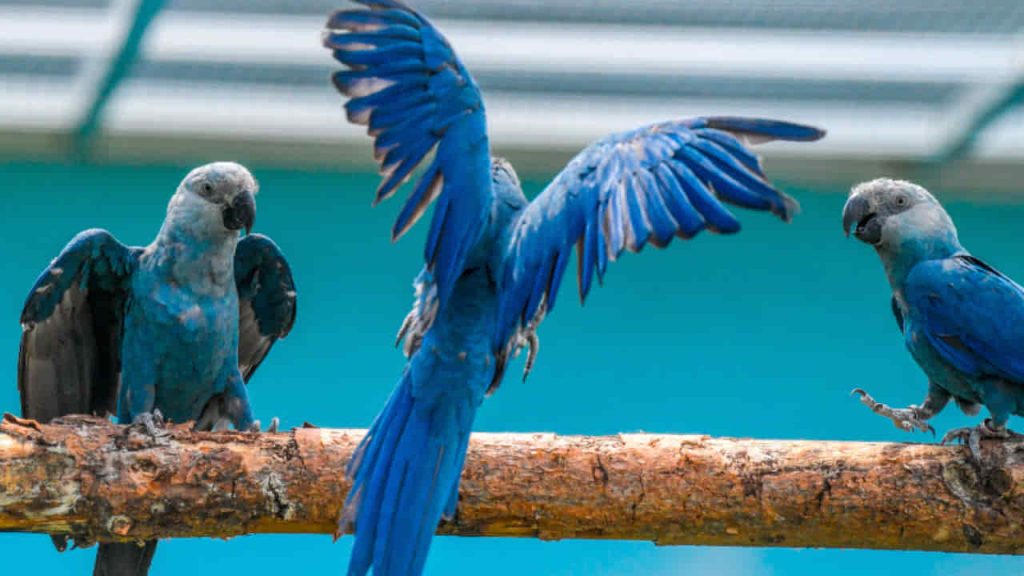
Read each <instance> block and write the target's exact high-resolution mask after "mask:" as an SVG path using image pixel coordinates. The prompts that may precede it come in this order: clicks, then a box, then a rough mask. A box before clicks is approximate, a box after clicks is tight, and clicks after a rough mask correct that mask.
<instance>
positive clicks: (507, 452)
mask: <svg viewBox="0 0 1024 576" xmlns="http://www.w3.org/2000/svg"><path fill="white" fill-rule="evenodd" d="M362 435H363V431H362V430H327V429H319V428H302V429H297V430H293V431H291V432H287V433H281V434H264V435H261V436H255V435H251V434H244V433H236V432H221V433H195V432H192V431H190V430H189V429H188V428H187V426H170V427H168V428H167V430H166V434H165V435H162V436H160V437H158V438H152V437H150V436H147V435H146V434H145V433H144V432H142V431H141V430H140V429H137V428H125V427H122V426H115V425H113V424H110V423H109V422H107V421H104V420H98V419H94V418H85V417H74V418H68V419H64V420H63V421H62V423H61V424H56V425H41V424H38V423H36V422H33V421H30V420H20V419H17V418H14V417H12V416H6V417H5V419H4V421H3V422H2V423H0V531H20V532H49V533H63V534H70V535H72V536H74V537H75V538H77V539H79V540H80V541H82V542H94V541H123V540H144V539H151V538H157V537H159V538H173V537H196V536H205V537H217V538H227V537H231V536H238V535H241V534H252V533H326V534H330V533H333V532H334V530H335V526H336V523H335V521H336V518H337V516H338V513H339V510H340V508H341V506H342V503H343V502H344V497H345V494H346V491H347V490H348V486H349V483H348V481H347V479H346V478H345V465H346V463H347V461H348V458H349V457H350V456H351V454H352V452H353V450H354V449H355V447H356V445H357V444H358V442H359V440H360V438H362ZM985 454H986V456H985V458H986V460H985V462H984V466H983V468H982V469H979V468H978V467H976V466H975V465H974V464H972V463H971V462H969V461H968V460H967V459H966V450H965V449H962V448H952V447H942V446H938V445H922V444H885V443H858V442H809V441H769V440H736V439H718V438H708V437H705V436H668V435H651V434H628V435H621V436H610V437H580V436H556V435H553V434H474V435H473V441H472V444H471V447H470V451H469V456H468V459H467V464H466V470H465V472H464V473H463V477H462V490H461V493H460V496H459V508H458V517H457V519H456V520H455V521H453V522H449V523H444V524H442V525H441V527H440V529H439V532H440V533H442V534H456V535H462V536H518V537H531V538H541V539H545V540H558V539H563V538H599V539H623V540H651V541H654V542H656V543H657V544H697V545H726V546H785V547H827V548H875V549H898V550H942V551H947V552H974V553H990V554H1020V553H1022V552H1024V444H1007V445H1000V444H986V450H985Z"/></svg>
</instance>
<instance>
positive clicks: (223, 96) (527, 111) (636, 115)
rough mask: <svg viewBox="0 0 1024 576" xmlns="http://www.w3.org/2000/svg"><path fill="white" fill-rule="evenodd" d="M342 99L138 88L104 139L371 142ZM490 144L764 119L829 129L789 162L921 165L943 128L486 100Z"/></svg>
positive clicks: (713, 105)
mask: <svg viewBox="0 0 1024 576" xmlns="http://www.w3.org/2000/svg"><path fill="white" fill-rule="evenodd" d="M341 105H342V100H341V99H340V98H339V97H337V96H336V95H335V94H333V93H332V92H331V91H329V90H324V91H314V90H290V89H287V88H278V89H264V88H259V89H253V90H246V91H243V92H239V90H238V89H237V87H227V86H223V87H220V88H218V87H215V86H211V85H198V84H197V85H188V84H181V85H178V86H176V87H168V86H166V85H155V84H151V83H147V82H141V81H135V82H128V83H126V84H125V85H124V87H123V88H122V90H121V92H120V93H119V94H118V95H117V97H116V98H115V99H114V101H112V102H111V104H110V108H109V109H108V116H107V124H106V127H105V131H106V133H108V134H109V135H111V136H117V135H118V134H130V135H140V134H146V135H153V134H161V133H165V134H173V135H176V136H187V135H194V136H196V137H204V136H214V135H215V136H225V137H236V138H238V137H241V138H253V139H261V140H271V141H281V142H287V141H303V140H305V141H324V142H339V141H365V142H366V147H367V150H369V140H368V139H367V137H366V136H365V133H364V129H363V128H361V127H357V126H352V125H350V124H348V123H347V122H346V121H345V116H344V111H343V110H342V106H341ZM487 109H488V124H489V128H490V131H491V136H492V142H493V143H494V145H495V147H496V148H497V149H499V150H500V148H501V146H516V147H531V148H537V149H544V148H550V147H560V148H565V147H578V148H581V147H583V146H585V145H586V144H588V143H590V142H592V141H593V140H596V139H597V138H599V137H601V136H604V135H605V134H607V133H609V132H613V131H618V130H626V129H630V128H635V127H637V126H638V125H641V124H646V123H650V122H656V121H662V120H669V119H672V118H682V117H686V116H694V115H701V114H747V115H752V114H756V115H759V116H767V117H775V118H784V119H788V120H793V121H801V122H808V123H813V124H818V125H821V126H825V127H827V128H828V129H829V136H828V138H826V139H825V140H823V141H822V142H820V143H816V144H815V145H814V146H785V145H778V146H773V150H777V151H778V152H780V153H782V154H785V155H793V154H796V155H807V154H833V155H834V154H850V155H855V156H868V157H881V156H885V155H887V154H892V155H898V156H901V157H907V156H910V157H916V156H921V155H924V154H927V153H928V152H930V151H931V149H932V145H933V142H934V138H935V137H936V136H937V134H938V131H939V130H940V128H941V125H940V123H939V122H938V117H937V116H938V115H937V113H936V112H934V111H930V110H928V109H926V108H921V107H916V106H899V107H894V106H889V105H886V106H878V105H871V106H867V105H863V106H857V105H849V104H843V103H820V104H813V105H804V104H799V105H795V104H783V103H780V104H767V105H766V103H764V102H761V101H756V100H755V101H720V100H694V99H679V100H674V99H665V100H656V101H650V100H647V101H644V102H643V103H637V102H636V101H634V100H630V99H628V98H621V97H596V98H595V97H592V96H587V97H576V96H555V97H552V96H543V97H541V96H537V97H532V96H524V95H522V94H508V93H502V92H497V93H491V94H489V95H488V108H487Z"/></svg>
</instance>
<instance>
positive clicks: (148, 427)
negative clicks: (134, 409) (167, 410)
mask: <svg viewBox="0 0 1024 576" xmlns="http://www.w3.org/2000/svg"><path fill="white" fill-rule="evenodd" d="M166 425H167V423H166V422H165V421H164V415H163V414H161V413H160V410H156V409H154V410H153V411H152V412H143V413H141V414H137V415H136V416H135V417H134V418H132V425H131V426H130V427H129V430H130V429H131V428H142V429H143V430H144V431H145V432H146V434H148V435H149V436H150V437H151V438H153V439H158V438H163V437H164V436H167V431H166V430H164V428H165V427H166Z"/></svg>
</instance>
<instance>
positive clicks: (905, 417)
mask: <svg viewBox="0 0 1024 576" xmlns="http://www.w3.org/2000/svg"><path fill="white" fill-rule="evenodd" d="M850 394H859V395H860V401H861V403H863V404H864V405H865V406H867V407H868V408H871V410H872V411H873V412H874V413H875V414H878V415H880V416H884V417H885V418H888V419H889V420H891V421H892V423H893V424H894V425H895V426H896V427H897V428H899V429H900V430H904V431H906V432H913V431H914V430H920V431H921V432H931V433H932V436H934V435H935V429H934V428H932V427H931V425H930V424H928V423H927V422H925V420H927V419H929V418H931V417H932V416H934V415H935V412H936V411H932V410H929V409H927V408H926V407H927V402H925V406H915V405H913V404H911V405H910V406H908V407H906V408H891V407H889V406H887V405H885V404H882V403H880V402H878V401H876V400H875V399H874V398H872V397H871V395H870V394H868V393H867V392H865V391H864V390H862V389H860V388H854V389H853V391H852V392H850Z"/></svg>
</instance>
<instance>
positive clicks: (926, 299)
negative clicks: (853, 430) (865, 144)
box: [843, 178, 1024, 459]
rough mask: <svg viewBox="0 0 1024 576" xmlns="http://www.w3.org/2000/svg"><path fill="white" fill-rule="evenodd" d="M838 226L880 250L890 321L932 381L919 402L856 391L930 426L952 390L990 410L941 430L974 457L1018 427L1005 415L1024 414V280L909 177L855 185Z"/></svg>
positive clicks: (959, 399) (898, 421)
mask: <svg viewBox="0 0 1024 576" xmlns="http://www.w3.org/2000/svg"><path fill="white" fill-rule="evenodd" d="M843 231H844V232H845V233H846V234H847V235H849V234H850V232H851V231H852V232H853V235H854V236H855V237H856V238H857V239H858V240H860V241H862V242H864V243H866V244H870V245H872V246H874V248H875V251H876V252H877V253H878V255H879V257H880V258H881V259H882V266H883V267H884V268H885V274H886V276H887V277H888V278H889V286H890V287H891V288H892V311H893V314H894V315H895V316H896V323H897V325H899V328H900V331H901V332H902V333H903V340H904V343H905V344H906V346H907V349H908V350H910V354H911V356H913V357H914V360H915V361H916V362H917V364H918V366H920V367H921V369H922V370H924V373H925V375H926V376H927V377H928V381H929V385H928V394H927V395H926V396H925V399H924V401H923V402H922V403H921V404H920V405H919V406H918V405H911V406H909V407H907V408H900V409H894V408H890V407H889V406H886V405H885V404H879V403H878V402H876V401H875V400H874V399H873V398H871V396H870V395H868V394H867V393H866V392H864V391H863V390H861V389H859V388H858V389H856V390H854V392H856V393H858V394H860V395H861V401H863V402H864V403H865V404H867V405H868V406H869V407H871V409H872V410H874V411H875V412H877V413H879V414H881V415H882V416H885V417H886V418H889V419H890V420H892V422H893V423H894V424H895V425H896V426H897V427H898V428H901V429H903V430H907V431H913V430H921V431H931V430H932V428H931V426H930V425H928V423H927V420H928V419H929V418H931V417H932V416H934V415H936V414H938V413H939V412H940V411H941V410H942V409H943V408H945V406H946V404H947V403H948V402H949V400H950V398H952V399H953V400H954V401H956V403H957V405H958V406H959V407H960V408H961V410H963V411H964V412H965V413H967V414H969V415H972V416H973V415H975V414H977V413H978V411H979V410H980V408H981V405H982V404H984V405H985V407H986V408H988V411H989V414H990V416H991V417H990V418H988V419H986V420H985V421H984V422H983V423H982V424H981V425H979V426H977V427H975V428H960V429H957V430H953V431H951V432H949V433H948V434H946V436H945V438H943V443H945V442H948V441H950V440H953V439H959V440H961V441H966V442H967V444H968V446H969V447H970V449H971V453H972V455H973V456H974V457H975V458H976V459H980V450H981V439H982V438H1009V437H1010V436H1016V434H1014V433H1013V432H1011V431H1009V430H1008V429H1007V427H1006V424H1007V422H1008V420H1009V418H1010V415H1011V414H1017V415H1018V416H1019V415H1024V350H1022V349H1021V343H1022V342H1024V289H1022V288H1021V287H1020V286H1019V285H1018V284H1017V283H1015V282H1014V281H1013V280H1010V279H1009V278H1007V277H1006V276H1004V275H1003V274H1001V273H1000V272H998V271H997V270H996V269H995V268H993V267H991V266H989V265H988V264H985V263H984V262H982V261H981V260H979V259H977V258H975V257H974V256H971V254H970V253H969V252H968V251H967V250H965V249H964V247H963V246H961V245H960V241H959V239H958V238H957V231H956V226H954V225H953V220H952V219H950V217H949V215H948V214H947V213H946V211H945V210H944V209H943V208H942V205H941V204H939V202H938V200H936V199H935V197H934V196H932V195H931V194H929V193H928V191H927V190H925V189H924V188H922V187H920V186H918V185H916V184H913V183H911V182H905V181H902V180H890V179H888V178H881V179H878V180H873V181H871V182H865V183H863V184H860V185H858V186H856V187H855V188H854V189H853V192H852V194H851V195H850V198H849V200H847V202H846V206H845V207H844V208H843Z"/></svg>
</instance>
